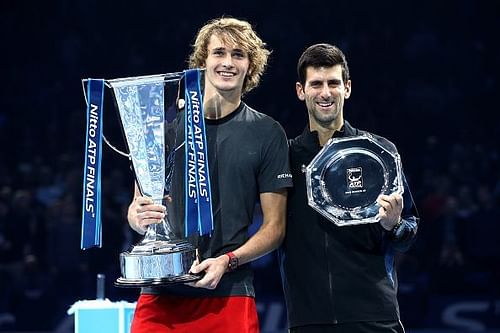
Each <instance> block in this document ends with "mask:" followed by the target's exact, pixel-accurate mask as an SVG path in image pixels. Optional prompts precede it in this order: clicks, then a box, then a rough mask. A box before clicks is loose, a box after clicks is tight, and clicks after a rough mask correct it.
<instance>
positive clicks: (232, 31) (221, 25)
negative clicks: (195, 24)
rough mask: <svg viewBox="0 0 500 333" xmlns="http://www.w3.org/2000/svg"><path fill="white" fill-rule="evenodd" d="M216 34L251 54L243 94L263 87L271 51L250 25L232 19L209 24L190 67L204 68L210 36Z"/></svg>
mask: <svg viewBox="0 0 500 333" xmlns="http://www.w3.org/2000/svg"><path fill="white" fill-rule="evenodd" d="M212 35H216V36H217V37H219V38H220V39H221V40H222V42H224V43H225V44H228V45H238V47H241V48H242V49H243V50H244V51H245V52H247V54H248V59H249V61H250V65H249V67H248V72H247V76H246V77H245V82H244V83H243V90H242V93H243V94H244V93H247V92H249V91H250V90H252V89H253V88H255V87H257V86H258V85H259V81H260V78H261V76H262V74H263V73H264V70H265V69H266V66H267V60H268V58H269V55H270V54H271V51H269V50H267V49H266V43H264V42H263V41H262V39H260V37H259V36H257V34H256V33H255V31H254V30H253V28H252V26H251V25H250V23H248V22H247V21H243V20H239V19H236V18H232V17H221V18H217V19H213V20H210V21H208V22H207V23H206V24H205V25H204V26H203V27H202V28H201V29H200V30H199V31H198V34H197V35H196V39H195V42H194V44H193V45H192V47H193V51H192V53H191V55H190V56H189V67H190V68H197V67H204V66H205V60H206V59H207V57H208V43H209V41H210V37H212Z"/></svg>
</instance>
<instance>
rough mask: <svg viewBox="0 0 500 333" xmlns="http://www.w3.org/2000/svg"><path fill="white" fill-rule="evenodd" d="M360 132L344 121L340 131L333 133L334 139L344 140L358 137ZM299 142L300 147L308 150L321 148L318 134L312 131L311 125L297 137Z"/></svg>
mask: <svg viewBox="0 0 500 333" xmlns="http://www.w3.org/2000/svg"><path fill="white" fill-rule="evenodd" d="M358 132H359V131H358V129H356V128H354V127H352V126H351V124H349V122H347V121H345V120H344V124H343V125H342V127H341V128H340V130H338V131H335V132H334V133H333V136H332V138H342V137H348V136H354V135H357V134H358ZM297 142H298V143H299V144H300V145H304V146H306V147H308V148H318V147H320V145H319V138H318V132H317V131H311V130H310V128H309V124H307V125H306V127H305V128H304V131H303V132H302V134H301V135H299V136H298V137H297Z"/></svg>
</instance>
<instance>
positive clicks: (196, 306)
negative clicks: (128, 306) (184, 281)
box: [131, 294, 259, 333]
mask: <svg viewBox="0 0 500 333" xmlns="http://www.w3.org/2000/svg"><path fill="white" fill-rule="evenodd" d="M131 332H132V333H153V332H154V333H157V332H158V333H162V332H176V333H205V332H207V333H208V332H209V333H219V332H220V333H232V332H237V333H258V332H259V319H258V317H257V309H256V306H255V300H254V299H253V297H248V296H230V297H203V298H193V297H181V296H167V295H161V296H160V295H146V294H144V295H141V296H140V297H139V300H138V302H137V307H136V309H135V313H134V319H133V321H132V328H131Z"/></svg>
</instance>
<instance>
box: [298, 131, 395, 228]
mask: <svg viewBox="0 0 500 333" xmlns="http://www.w3.org/2000/svg"><path fill="white" fill-rule="evenodd" d="M306 186H307V198H308V203H309V205H310V206H311V207H312V208H314V209H315V210H316V211H318V212H319V213H320V214H322V215H323V216H324V217H326V218H327V219H328V220H330V221H331V222H333V223H334V224H336V225H338V226H346V225H355V224H363V223H374V222H378V221H379V217H378V211H379V208H380V206H379V204H378V203H377V202H376V199H377V197H378V196H379V195H380V194H387V195H389V194H391V193H400V194H402V193H403V181H402V173H401V160H400V156H399V154H398V152H397V150H396V148H395V147H394V145H393V144H392V143H390V142H389V141H387V140H386V139H384V138H381V137H375V136H373V135H371V134H368V133H366V134H363V135H360V136H353V137H346V138H332V139H330V140H329V141H328V142H327V144H326V145H325V146H324V147H323V148H322V150H321V151H320V152H319V153H318V154H317V155H316V157H315V158H314V159H313V160H312V161H311V163H310V164H309V165H308V166H307V167H306Z"/></svg>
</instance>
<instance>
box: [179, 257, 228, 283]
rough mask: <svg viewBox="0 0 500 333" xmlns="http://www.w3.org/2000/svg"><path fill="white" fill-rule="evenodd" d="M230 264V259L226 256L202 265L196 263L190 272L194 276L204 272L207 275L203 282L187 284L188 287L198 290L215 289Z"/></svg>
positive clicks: (208, 260) (206, 260)
mask: <svg viewBox="0 0 500 333" xmlns="http://www.w3.org/2000/svg"><path fill="white" fill-rule="evenodd" d="M228 263H229V257H228V256H226V255H222V256H219V257H217V258H209V259H205V260H203V261H202V262H201V263H198V261H195V262H194V263H193V266H191V269H190V272H191V273H193V274H198V273H201V272H204V273H205V274H204V276H203V278H201V280H198V281H196V282H190V283H187V285H189V286H191V287H196V288H206V289H215V288H216V287H217V285H218V284H219V281H220V279H221V278H222V275H224V273H225V272H226V269H227V265H228Z"/></svg>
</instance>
